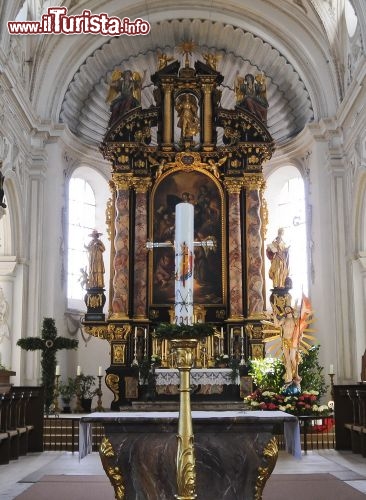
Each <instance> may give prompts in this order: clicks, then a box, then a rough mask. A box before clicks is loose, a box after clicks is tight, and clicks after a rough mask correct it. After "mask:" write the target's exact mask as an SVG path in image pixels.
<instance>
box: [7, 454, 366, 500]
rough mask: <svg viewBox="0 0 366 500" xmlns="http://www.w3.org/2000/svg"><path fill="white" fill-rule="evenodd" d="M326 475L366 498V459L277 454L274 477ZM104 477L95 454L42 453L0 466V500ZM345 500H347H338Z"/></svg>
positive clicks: (338, 455)
mask: <svg viewBox="0 0 366 500" xmlns="http://www.w3.org/2000/svg"><path fill="white" fill-rule="evenodd" d="M316 473H329V474H332V475H334V476H335V477H337V478H339V479H341V480H342V481H345V482H346V483H347V484H349V485H350V486H352V487H353V488H356V489H357V490H358V491H361V492H362V493H364V494H365V496H366V459H365V458H362V457H361V456H360V455H354V454H352V453H351V452H338V451H335V450H321V451H311V452H308V453H307V454H306V455H303V456H302V459H301V460H296V459H295V458H293V457H292V456H291V455H288V454H287V453H285V452H280V455H279V459H278V461H277V465H276V467H275V470H274V474H316ZM61 474H71V475H75V474H79V475H104V471H103V468H102V466H101V463H100V459H99V455H98V453H92V454H91V455H89V456H87V457H86V458H84V459H83V460H81V461H79V457H78V454H77V453H75V454H72V453H69V452H51V451H49V452H44V453H36V454H29V455H27V456H26V457H22V458H20V459H19V460H17V461H13V462H11V463H10V464H8V465H1V466H0V500H12V499H13V498H15V497H16V496H17V495H19V494H20V493H21V492H22V491H24V490H26V489H27V488H29V487H30V486H31V485H32V484H33V483H34V482H37V481H38V480H39V479H40V478H41V477H42V476H43V475H61ZM339 500H346V499H339Z"/></svg>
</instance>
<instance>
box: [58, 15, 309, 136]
mask: <svg viewBox="0 0 366 500" xmlns="http://www.w3.org/2000/svg"><path fill="white" fill-rule="evenodd" d="M183 40H193V41H194V42H195V43H196V44H197V45H198V48H197V52H196V53H195V54H193V56H192V58H191V65H193V64H194V61H195V60H196V59H199V60H201V61H203V57H202V54H203V53H205V52H208V51H209V52H215V53H216V54H218V55H219V63H218V67H217V70H218V71H219V72H220V73H221V74H222V75H223V76H224V81H223V84H222V87H221V88H222V99H221V105H222V106H223V107H224V108H233V107H234V105H235V99H234V92H233V86H234V81H235V76H236V74H237V73H239V74H240V75H242V76H244V75H245V74H246V73H257V72H261V71H263V73H264V75H265V76H266V78H267V97H268V101H269V111H268V123H267V125H268V129H269V131H270V133H271V135H272V137H273V138H274V140H275V141H276V143H277V144H281V143H284V142H286V141H287V140H289V139H290V138H291V137H294V136H295V135H296V134H298V133H299V132H300V131H301V130H302V129H303V128H304V126H305V125H306V124H307V123H309V122H310V121H312V120H313V119H314V111H313V105H312V102H311V98H310V94H311V93H310V91H309V89H307V88H306V86H305V84H304V81H303V80H302V78H301V76H300V74H299V71H298V68H296V69H295V67H294V65H293V64H291V63H290V62H289V61H288V60H287V59H286V58H285V57H284V55H283V54H281V53H280V51H279V50H278V49H276V48H275V47H273V46H272V45H271V44H269V43H268V42H266V41H264V40H263V39H262V38H260V37H258V36H254V35H253V34H252V33H250V32H248V31H244V30H243V29H242V28H235V27H234V26H232V25H229V24H225V23H223V22H214V21H211V20H200V19H180V20H178V19H177V20H172V21H161V22H157V23H155V24H152V28H151V33H150V35H148V36H138V37H126V36H121V37H118V38H117V37H116V38H112V39H108V40H106V42H105V43H104V44H103V45H101V46H100V47H99V48H97V49H96V50H94V52H92V53H91V54H90V55H89V56H88V57H87V58H86V60H85V61H84V62H83V63H82V64H81V65H80V66H79V68H78V69H77V71H76V72H75V74H74V76H73V78H72V80H71V81H70V83H69V85H68V87H67V90H66V92H65V95H64V98H63V102H62V106H61V112H60V119H61V121H63V122H64V123H66V124H67V125H68V126H69V128H70V129H71V131H72V132H73V133H74V134H75V135H77V136H78V137H79V138H80V139H82V140H83V141H84V142H87V143H88V144H92V145H95V146H97V145H99V144H100V142H101V141H102V139H103V136H104V134H105V132H106V129H107V123H108V119H109V109H108V105H107V104H106V102H105V97H106V95H107V89H108V81H109V79H110V75H111V72H112V71H113V69H114V68H115V67H121V68H122V69H132V70H134V71H139V72H140V73H144V72H145V77H144V81H143V92H142V106H143V107H144V108H146V107H149V106H151V105H153V104H154V100H153V95H152V91H153V85H152V83H151V79H150V76H151V75H152V74H153V73H155V71H156V63H157V53H158V52H159V51H163V52H166V53H167V54H168V55H173V56H174V57H175V58H176V59H178V60H181V55H180V54H179V52H178V51H177V49H176V47H177V45H178V44H179V43H180V42H182V41H183Z"/></svg>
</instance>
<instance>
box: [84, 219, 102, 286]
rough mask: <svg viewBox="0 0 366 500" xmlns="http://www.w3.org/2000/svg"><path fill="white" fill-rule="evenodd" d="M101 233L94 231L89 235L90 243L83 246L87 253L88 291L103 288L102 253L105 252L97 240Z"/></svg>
mask: <svg viewBox="0 0 366 500" xmlns="http://www.w3.org/2000/svg"><path fill="white" fill-rule="evenodd" d="M101 235H102V233H98V231H97V230H96V229H94V231H93V232H92V233H91V234H89V236H90V237H91V238H93V239H92V241H91V242H90V243H89V244H88V245H85V248H86V249H87V250H88V253H89V275H88V289H90V288H104V271H105V269H104V262H103V252H104V251H105V246H104V243H103V242H102V241H101V240H100V239H99V236H101Z"/></svg>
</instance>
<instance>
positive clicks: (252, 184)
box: [244, 174, 265, 317]
mask: <svg viewBox="0 0 366 500" xmlns="http://www.w3.org/2000/svg"><path fill="white" fill-rule="evenodd" d="M264 187H265V181H264V178H263V174H244V188H245V190H246V198H245V199H246V246H247V248H246V250H247V259H246V262H247V269H246V274H247V310H248V313H247V315H248V317H251V316H253V315H258V314H260V313H262V312H263V309H264V296H263V285H264V279H263V258H262V243H263V242H262V233H261V228H262V220H261V191H263V189H264Z"/></svg>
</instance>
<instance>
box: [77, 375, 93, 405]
mask: <svg viewBox="0 0 366 500" xmlns="http://www.w3.org/2000/svg"><path fill="white" fill-rule="evenodd" d="M75 384H76V394H77V396H78V397H79V398H80V404H81V406H82V408H83V409H84V410H85V411H86V412H90V411H91V404H92V399H93V397H94V396H95V394H96V391H97V388H96V386H95V377H94V375H84V374H83V373H81V375H78V376H77V377H76V379H75Z"/></svg>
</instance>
